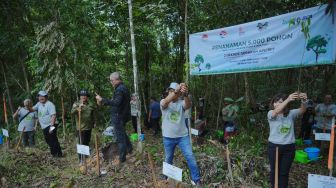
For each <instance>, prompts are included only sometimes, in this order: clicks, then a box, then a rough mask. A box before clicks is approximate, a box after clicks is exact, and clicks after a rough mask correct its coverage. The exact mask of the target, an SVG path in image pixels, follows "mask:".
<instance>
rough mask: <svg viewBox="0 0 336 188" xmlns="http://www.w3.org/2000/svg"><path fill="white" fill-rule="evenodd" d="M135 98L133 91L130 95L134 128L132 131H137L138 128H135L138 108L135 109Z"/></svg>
mask: <svg viewBox="0 0 336 188" xmlns="http://www.w3.org/2000/svg"><path fill="white" fill-rule="evenodd" d="M136 100H137V96H136V94H135V93H133V94H132V97H131V102H130V105H131V116H132V126H133V129H134V133H137V132H138V129H137V118H138V109H137V101H136Z"/></svg>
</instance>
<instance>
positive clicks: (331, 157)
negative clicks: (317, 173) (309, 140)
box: [328, 125, 336, 176]
mask: <svg viewBox="0 0 336 188" xmlns="http://www.w3.org/2000/svg"><path fill="white" fill-rule="evenodd" d="M335 127H336V125H333V126H332V128H331V136H330V146H329V157H328V169H329V176H332V173H333V165H334V144H335V143H334V141H335Z"/></svg>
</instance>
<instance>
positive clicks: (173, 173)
mask: <svg viewBox="0 0 336 188" xmlns="http://www.w3.org/2000/svg"><path fill="white" fill-rule="evenodd" d="M162 173H163V174H164V175H166V176H168V177H170V178H172V179H174V180H177V181H182V169H180V168H178V167H176V166H173V165H170V164H168V163H166V162H163V168H162Z"/></svg>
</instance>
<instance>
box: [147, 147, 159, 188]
mask: <svg viewBox="0 0 336 188" xmlns="http://www.w3.org/2000/svg"><path fill="white" fill-rule="evenodd" d="M148 160H149V164H150V168H151V170H152V178H153V182H154V187H155V188H156V187H158V183H157V179H156V174H155V167H154V162H153V160H152V157H151V154H150V153H148Z"/></svg>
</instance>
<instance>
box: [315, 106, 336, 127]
mask: <svg viewBox="0 0 336 188" xmlns="http://www.w3.org/2000/svg"><path fill="white" fill-rule="evenodd" d="M315 111H316V113H317V114H320V115H318V116H316V122H317V123H316V126H317V127H318V128H320V129H324V128H325V129H327V130H330V129H331V127H332V118H326V117H322V116H321V114H324V113H328V114H332V115H334V118H335V116H336V105H334V104H330V105H328V106H327V105H325V104H323V103H322V104H318V105H317V106H316V107H315Z"/></svg>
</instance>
